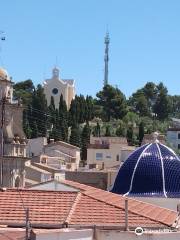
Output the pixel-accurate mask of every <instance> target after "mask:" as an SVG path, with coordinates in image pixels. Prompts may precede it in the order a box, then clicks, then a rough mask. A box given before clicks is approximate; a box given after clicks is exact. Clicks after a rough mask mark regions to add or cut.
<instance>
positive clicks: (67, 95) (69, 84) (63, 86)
mask: <svg viewBox="0 0 180 240" xmlns="http://www.w3.org/2000/svg"><path fill="white" fill-rule="evenodd" d="M44 93H45V96H46V99H47V104H48V105H49V104H50V101H51V97H53V98H54V103H55V107H56V108H57V109H58V108H59V100H60V96H61V94H62V95H63V99H64V100H65V101H66V104H67V108H68V109H69V107H70V104H71V101H72V99H73V98H74V97H75V86H74V80H73V79H61V78H60V76H59V69H58V68H57V67H55V68H53V70H52V77H51V78H50V79H46V80H45V81H44Z"/></svg>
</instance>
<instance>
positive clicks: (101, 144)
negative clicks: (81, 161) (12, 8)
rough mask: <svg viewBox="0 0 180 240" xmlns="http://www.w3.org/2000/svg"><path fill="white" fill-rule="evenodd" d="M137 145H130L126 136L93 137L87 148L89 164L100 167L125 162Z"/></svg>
mask: <svg viewBox="0 0 180 240" xmlns="http://www.w3.org/2000/svg"><path fill="white" fill-rule="evenodd" d="M134 149H135V147H132V146H128V143H127V140H126V138H124V137H92V136H91V138H90V144H89V145H88V149H87V164H88V165H89V166H90V167H91V166H92V165H96V166H97V167H99V168H102V167H103V168H106V167H113V166H116V165H120V163H121V162H124V161H125V160H126V158H127V157H128V156H129V154H130V153H131V152H132V151H133V150H134Z"/></svg>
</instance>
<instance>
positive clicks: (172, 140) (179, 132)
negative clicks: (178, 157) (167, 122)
mask: <svg viewBox="0 0 180 240" xmlns="http://www.w3.org/2000/svg"><path fill="white" fill-rule="evenodd" d="M167 141H168V143H169V145H170V146H171V147H172V148H174V149H179V150H180V127H179V128H175V127H174V128H169V129H168V130H167Z"/></svg>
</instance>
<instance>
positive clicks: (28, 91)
mask: <svg viewBox="0 0 180 240" xmlns="http://www.w3.org/2000/svg"><path fill="white" fill-rule="evenodd" d="M13 89H14V91H13V95H14V98H16V99H21V100H22V103H23V104H24V105H25V106H27V105H28V104H30V103H31V101H32V95H33V92H34V90H35V87H34V84H33V82H32V80H31V79H28V80H25V81H22V82H18V83H16V84H14V85H13Z"/></svg>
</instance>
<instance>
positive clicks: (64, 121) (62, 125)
mask: <svg viewBox="0 0 180 240" xmlns="http://www.w3.org/2000/svg"><path fill="white" fill-rule="evenodd" d="M58 122H59V124H58V126H59V129H60V131H61V134H62V140H63V141H65V142H67V141H68V111H67V105H66V101H64V99H63V95H62V94H61V96H60V101H59V120H58Z"/></svg>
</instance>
